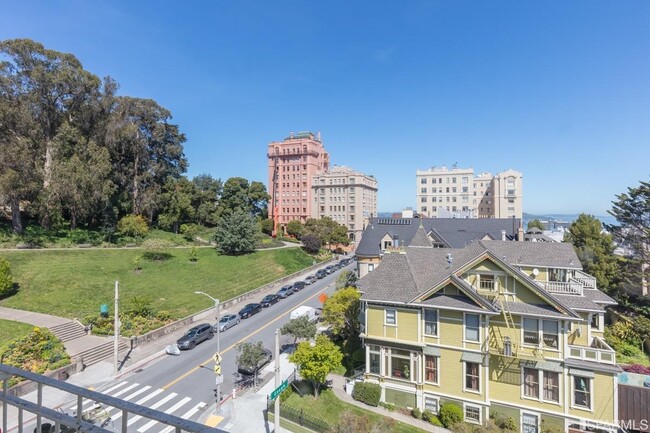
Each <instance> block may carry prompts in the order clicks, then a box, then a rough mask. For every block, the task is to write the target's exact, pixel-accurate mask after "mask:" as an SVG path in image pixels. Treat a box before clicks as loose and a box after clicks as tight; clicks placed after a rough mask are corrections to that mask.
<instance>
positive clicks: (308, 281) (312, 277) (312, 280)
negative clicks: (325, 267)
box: [305, 275, 318, 284]
mask: <svg viewBox="0 0 650 433" xmlns="http://www.w3.org/2000/svg"><path fill="white" fill-rule="evenodd" d="M316 280H318V278H316V275H307V277H306V278H305V284H313V283H315V282H316Z"/></svg>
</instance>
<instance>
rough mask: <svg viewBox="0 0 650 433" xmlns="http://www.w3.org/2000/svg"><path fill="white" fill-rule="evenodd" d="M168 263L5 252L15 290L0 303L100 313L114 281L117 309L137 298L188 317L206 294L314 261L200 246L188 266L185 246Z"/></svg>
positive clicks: (113, 254)
mask: <svg viewBox="0 0 650 433" xmlns="http://www.w3.org/2000/svg"><path fill="white" fill-rule="evenodd" d="M167 251H168V252H169V254H171V257H170V258H169V259H168V260H165V261H149V260H145V259H144V258H143V259H142V260H141V264H140V265H141V267H142V270H141V271H139V272H135V271H134V264H133V262H134V259H135V258H136V257H138V256H142V254H143V253H144V251H143V250H141V249H85V250H83V249H80V250H56V251H53V250H49V251H48V250H21V251H11V252H8V251H3V252H0V257H5V258H6V259H8V260H9V262H10V264H11V272H12V274H13V275H14V281H15V282H16V283H18V284H19V289H18V292H17V293H16V294H14V295H12V296H10V297H7V298H5V299H2V300H0V305H2V306H4V307H10V308H18V309H23V310H29V311H37V312H42V313H47V314H54V315H57V316H61V317H68V318H79V319H81V318H83V317H84V316H85V315H88V314H98V313H99V311H100V306H101V305H102V304H107V305H108V306H109V309H111V310H112V306H113V305H114V293H115V288H114V287H115V280H118V281H119V283H120V292H119V293H120V301H121V302H120V306H121V307H120V308H121V310H122V311H124V309H125V308H128V306H129V301H130V300H132V299H133V297H134V296H139V297H141V298H146V299H149V300H150V301H151V304H150V305H151V307H152V308H153V309H154V310H155V311H168V312H170V313H171V315H172V316H173V317H174V318H181V317H185V316H187V315H189V314H191V313H195V312H197V311H201V310H204V309H206V308H209V307H210V306H211V305H212V301H210V300H209V299H207V298H206V297H205V296H200V295H196V294H195V293H194V292H195V291H197V290H200V291H204V292H206V293H208V294H209V295H211V296H213V297H214V298H218V299H220V300H221V301H222V302H225V301H227V300H229V299H231V298H234V297H236V296H238V295H241V294H243V293H245V292H248V291H250V290H252V289H255V288H257V287H260V286H263V285H264V284H267V283H269V282H271V281H274V280H276V279H278V278H281V277H283V276H285V275H288V274H292V273H294V272H297V271H299V270H300V269H303V268H305V267H307V266H310V265H311V264H312V263H313V261H314V259H313V257H311V256H309V255H307V254H305V253H304V252H303V251H302V250H301V249H300V248H286V249H277V250H267V251H258V252H255V253H252V254H248V255H244V256H237V257H231V256H221V255H219V254H218V253H217V252H216V251H215V250H214V249H213V248H197V249H196V253H197V257H198V261H196V262H194V263H193V262H191V261H190V260H189V257H190V249H188V248H175V249H169V250H167Z"/></svg>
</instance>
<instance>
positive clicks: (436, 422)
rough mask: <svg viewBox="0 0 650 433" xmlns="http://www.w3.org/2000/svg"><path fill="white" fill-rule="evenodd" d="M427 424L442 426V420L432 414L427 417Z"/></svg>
mask: <svg viewBox="0 0 650 433" xmlns="http://www.w3.org/2000/svg"><path fill="white" fill-rule="evenodd" d="M429 424H431V425H435V426H436V427H444V426H443V425H442V422H441V421H440V418H438V417H437V416H436V415H432V416H430V417H429Z"/></svg>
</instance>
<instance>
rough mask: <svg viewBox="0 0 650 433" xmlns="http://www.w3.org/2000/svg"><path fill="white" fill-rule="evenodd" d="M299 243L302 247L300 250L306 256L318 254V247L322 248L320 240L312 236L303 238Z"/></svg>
mask: <svg viewBox="0 0 650 433" xmlns="http://www.w3.org/2000/svg"><path fill="white" fill-rule="evenodd" d="M301 241H302V245H303V247H302V248H303V249H304V250H305V252H306V253H308V254H316V253H318V251H320V247H321V246H322V243H321V240H320V239H319V238H318V236H316V235H312V234H309V235H305V236H303V237H302V239H301Z"/></svg>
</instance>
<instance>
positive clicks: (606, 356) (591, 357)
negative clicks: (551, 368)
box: [568, 337, 616, 365]
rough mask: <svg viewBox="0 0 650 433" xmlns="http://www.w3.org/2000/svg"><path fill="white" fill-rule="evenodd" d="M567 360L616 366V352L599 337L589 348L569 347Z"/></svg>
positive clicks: (595, 338)
mask: <svg viewBox="0 0 650 433" xmlns="http://www.w3.org/2000/svg"><path fill="white" fill-rule="evenodd" d="M568 358H571V359H580V360H582V361H591V362H601V363H604V364H614V365H616V352H615V351H614V349H612V348H611V347H609V346H608V345H607V343H605V341H604V340H602V339H601V338H599V337H594V340H593V342H592V343H591V346H589V347H584V346H572V345H569V354H568Z"/></svg>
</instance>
